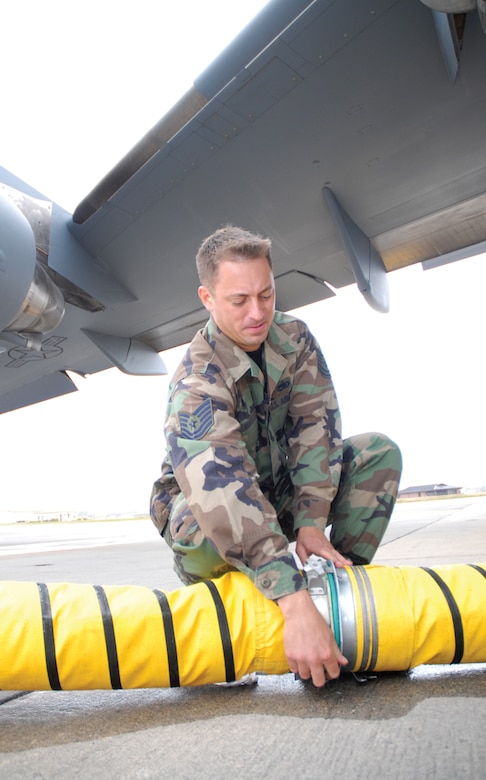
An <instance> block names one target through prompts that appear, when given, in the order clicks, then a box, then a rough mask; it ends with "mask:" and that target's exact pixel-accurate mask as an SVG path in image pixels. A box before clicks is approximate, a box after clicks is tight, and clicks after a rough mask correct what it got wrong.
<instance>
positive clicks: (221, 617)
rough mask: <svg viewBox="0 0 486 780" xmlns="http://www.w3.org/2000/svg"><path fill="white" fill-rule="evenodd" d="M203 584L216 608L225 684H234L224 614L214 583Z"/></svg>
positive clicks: (233, 664)
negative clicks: (206, 587)
mask: <svg viewBox="0 0 486 780" xmlns="http://www.w3.org/2000/svg"><path fill="white" fill-rule="evenodd" d="M204 583H205V584H206V585H207V586H208V588H209V590H210V593H211V596H212V597H213V601H214V605H215V607H216V614H217V616H218V623H219V631H220V634H221V642H222V644H223V655H224V666H225V669H226V682H234V681H235V680H236V672H235V659H234V657H233V647H232V644H231V635H230V630H229V626H228V621H227V619H226V612H225V609H224V604H223V600H222V598H221V596H220V595H219V592H218V589H217V588H216V585H215V584H214V582H211V580H204Z"/></svg>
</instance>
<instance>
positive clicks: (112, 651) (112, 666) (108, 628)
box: [93, 585, 122, 689]
mask: <svg viewBox="0 0 486 780" xmlns="http://www.w3.org/2000/svg"><path fill="white" fill-rule="evenodd" d="M93 588H94V589H95V591H96V595H97V596H98V601H99V604H100V609H101V617H102V620H103V630H104V632H105V644H106V652H107V655H108V667H109V670H110V682H111V687H112V688H113V689H120V688H122V684H121V679H120V667H119V666H118V653H117V650H116V639H115V629H114V627H113V617H112V614H111V609H110V605H109V604H108V599H107V597H106V593H105V591H104V590H103V588H102V587H101V585H93Z"/></svg>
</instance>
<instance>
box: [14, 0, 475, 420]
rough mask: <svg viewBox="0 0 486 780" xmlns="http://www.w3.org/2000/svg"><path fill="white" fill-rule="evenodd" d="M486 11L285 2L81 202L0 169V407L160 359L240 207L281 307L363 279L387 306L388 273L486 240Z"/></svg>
mask: <svg viewBox="0 0 486 780" xmlns="http://www.w3.org/2000/svg"><path fill="white" fill-rule="evenodd" d="M432 4H434V5H435V6H437V5H438V4H440V0H438V2H433V3H432ZM447 5H449V6H450V5H451V3H450V2H449V3H447ZM459 5H462V3H461V2H460V0H459ZM480 5H481V4H480ZM482 23H483V24H484V19H483V18H482V16H481V14H478V13H476V10H473V11H471V12H469V13H457V14H452V13H448V14H446V13H440V12H437V11H432V10H431V9H430V8H429V7H426V5H424V3H422V2H420V0H374V2H370V0H339V2H336V1H335V0H334V1H333V0H315V1H314V2H309V1H308V0H272V2H270V3H269V4H268V5H267V6H266V7H265V8H264V9H263V11H262V12H261V13H260V14H259V16H257V17H256V19H255V20H254V21H253V22H252V23H251V24H250V25H249V26H248V27H247V28H246V29H245V30H244V31H243V32H242V33H241V34H240V36H239V37H238V38H237V39H236V40H235V41H234V42H233V43H232V44H231V45H230V46H229V47H228V48H227V49H226V50H225V51H224V52H223V53H222V54H221V55H220V57H219V58H218V59H217V60H216V61H215V62H214V63H213V64H212V65H211V66H210V67H209V68H208V69H207V70H206V71H205V72H204V73H203V74H202V75H201V76H200V77H199V78H198V79H196V81H195V83H194V86H193V87H192V89H191V90H189V92H188V93H186V95H184V96H183V97H182V98H181V100H180V101H179V102H178V103H177V104H176V105H175V106H174V108H173V109H172V110H171V111H170V112H169V113H168V114H167V115H166V116H165V117H163V118H162V119H161V121H160V122H159V123H158V124H157V125H156V126H155V127H154V128H152V130H151V131H150V132H149V133H148V134H147V135H146V136H145V137H144V138H143V139H142V140H141V141H140V142H139V144H137V146H136V147H135V148H134V149H133V150H131V151H130V152H129V153H128V154H127V155H126V157H125V158H124V159H123V160H121V161H120V163H119V165H118V166H116V168H115V169H113V170H112V171H111V172H110V173H109V174H108V175H107V176H106V177H105V178H104V179H103V181H102V182H100V183H99V184H98V185H97V186H96V187H95V188H94V189H93V191H92V192H91V193H90V194H89V195H88V196H87V197H86V198H85V199H84V200H83V201H82V203H80V204H79V206H78V207H77V209H76V210H75V212H74V214H73V215H70V214H68V213H66V212H65V211H64V210H62V209H61V208H59V207H58V206H57V205H56V204H52V203H49V202H48V201H46V199H45V198H43V196H42V195H41V194H39V193H36V192H34V191H33V190H31V189H30V188H29V187H28V186H27V185H25V184H24V183H22V182H20V181H18V180H17V179H16V178H15V177H14V176H13V175H12V174H9V173H8V172H6V171H4V170H2V169H0V182H2V183H3V184H0V225H1V227H0V271H2V272H3V273H2V274H1V275H0V278H1V276H3V279H4V281H3V282H2V287H1V289H0V328H1V329H2V332H1V333H0V411H8V410H9V409H14V408H17V407H19V406H23V405H27V404H30V403H34V402H36V401H39V400H43V399H45V398H49V397H53V396H56V395H60V394H63V393H65V392H69V390H71V389H73V390H74V389H75V386H74V385H73V384H72V382H71V380H70V379H69V377H68V375H67V374H66V371H68V370H71V371H75V372H79V373H81V374H87V373H93V372H95V371H99V370H101V369H103V368H107V367H109V366H112V365H117V366H118V367H119V368H121V370H123V371H127V372H128V373H140V374H150V373H160V372H163V370H164V369H163V363H162V361H161V358H160V356H159V355H158V352H160V351H162V350H164V349H167V348H169V347H173V346H176V345H178V344H183V343H185V342H186V341H188V340H190V338H192V336H193V334H194V333H195V331H196V329H197V328H198V327H200V326H201V325H202V324H203V323H204V322H205V321H206V313H205V310H203V309H202V308H201V305H200V302H199V299H198V297H197V294H196V289H197V283H198V282H197V276H196V270H195V263H194V257H195V254H196V251H197V248H198V246H199V244H200V243H201V241H202V239H203V238H204V237H205V236H206V235H208V234H209V233H210V232H212V231H213V230H215V229H216V228H218V227H220V226H221V225H224V224H227V223H232V224H239V225H241V226H243V227H245V228H247V229H249V230H252V231H254V232H258V233H261V234H264V235H268V236H270V237H271V238H272V241H273V260H274V271H275V276H276V287H277V306H278V307H279V308H280V309H283V310H285V309H291V308H296V307H298V306H302V305H304V304H306V303H311V302H315V301H318V300H321V299H325V298H327V297H330V296H332V295H334V294H335V293H334V288H340V287H343V286H345V285H348V284H351V283H353V282H355V281H356V282H357V283H358V286H359V288H360V290H361V291H362V293H363V295H364V296H365V298H366V299H367V300H368V302H369V303H370V304H371V305H372V306H374V307H375V308H376V309H378V310H380V311H386V310H387V309H388V292H387V279H386V272H387V271H391V270H394V269H396V268H401V267H403V266H405V265H408V264H411V263H417V262H424V264H425V265H427V264H430V265H433V264H434V263H438V262H448V261H450V260H453V259H457V258H459V257H465V256H470V255H472V254H476V253H478V252H481V251H485V250H486V216H485V214H486V158H485V156H484V128H485V127H486V90H485V88H484V74H485V73H486V36H485V33H484V32H483V29H482ZM5 280H6V281H5ZM63 311H64V314H62V312H63Z"/></svg>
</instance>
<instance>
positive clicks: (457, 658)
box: [420, 566, 464, 664]
mask: <svg viewBox="0 0 486 780" xmlns="http://www.w3.org/2000/svg"><path fill="white" fill-rule="evenodd" d="M420 568H421V569H423V570H424V571H426V572H427V574H430V576H431V577H432V579H433V580H435V582H436V583H437V585H438V586H439V588H440V589H441V591H442V593H443V594H444V596H445V599H446V601H447V605H448V607H449V609H450V611H451V617H452V623H453V626H454V637H455V640H456V651H455V653H454V658H453V659H452V661H451V664H460V663H461V660H462V656H463V655H464V629H463V626H462V620H461V613H460V612H459V607H458V606H457V604H456V600H455V598H454V596H453V595H452V592H451V590H450V588H449V586H448V585H446V583H445V582H444V580H443V579H442V577H440V576H439V575H438V574H437V572H436V571H434V570H433V569H428V568H427V567H426V566H421V567H420Z"/></svg>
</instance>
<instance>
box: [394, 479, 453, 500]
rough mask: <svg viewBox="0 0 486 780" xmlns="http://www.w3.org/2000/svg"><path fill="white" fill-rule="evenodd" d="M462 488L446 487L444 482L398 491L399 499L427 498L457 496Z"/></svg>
mask: <svg viewBox="0 0 486 780" xmlns="http://www.w3.org/2000/svg"><path fill="white" fill-rule="evenodd" d="M461 491H462V488H460V487H455V485H444V483H443V482H440V483H439V484H435V485H414V486H413V487H408V488H405V489H404V490H399V491H398V498H425V497H427V496H457V495H458V494H459V493H461Z"/></svg>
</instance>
